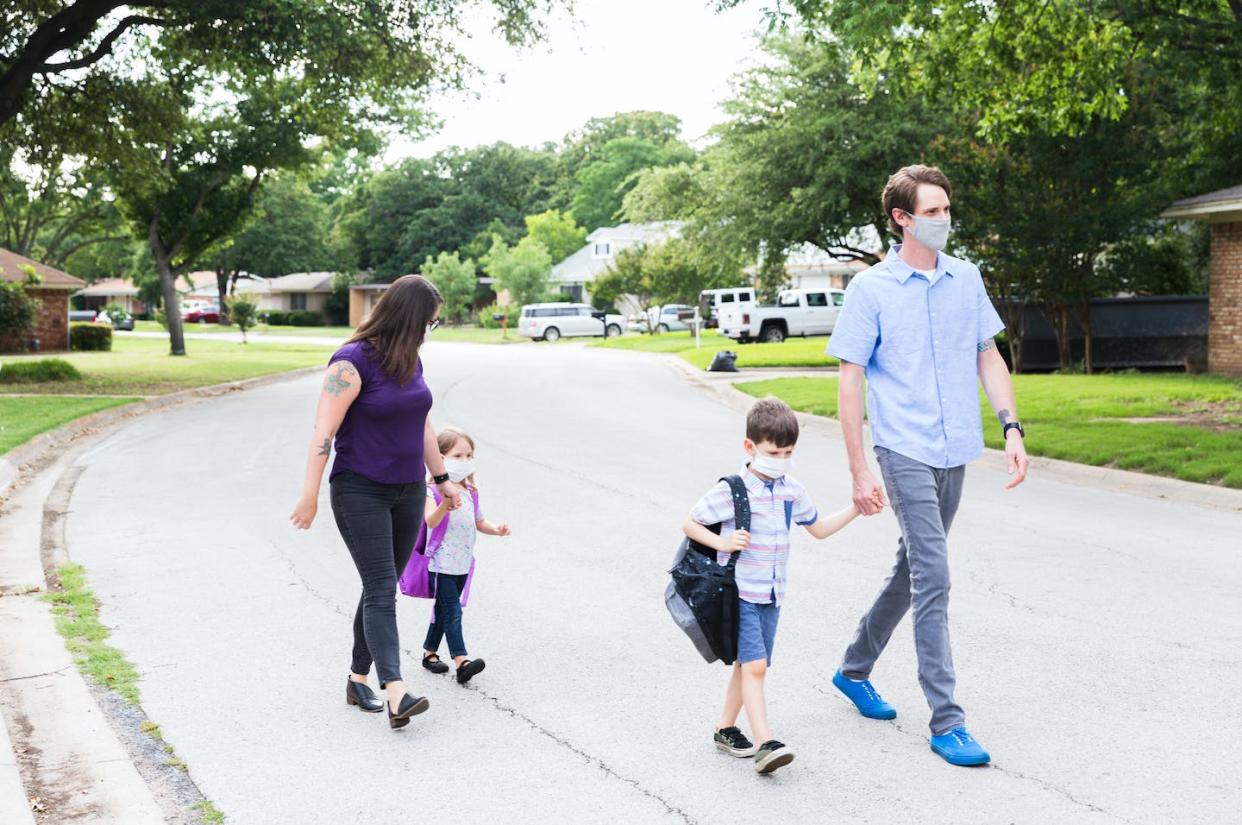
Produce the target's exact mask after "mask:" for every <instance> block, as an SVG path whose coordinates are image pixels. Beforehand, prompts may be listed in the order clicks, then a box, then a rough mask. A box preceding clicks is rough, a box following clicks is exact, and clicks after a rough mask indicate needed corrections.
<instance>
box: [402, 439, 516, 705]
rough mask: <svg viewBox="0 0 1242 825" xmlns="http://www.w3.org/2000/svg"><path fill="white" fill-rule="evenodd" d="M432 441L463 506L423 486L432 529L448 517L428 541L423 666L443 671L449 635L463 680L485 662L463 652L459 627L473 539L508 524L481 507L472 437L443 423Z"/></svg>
mask: <svg viewBox="0 0 1242 825" xmlns="http://www.w3.org/2000/svg"><path fill="white" fill-rule="evenodd" d="M436 442H437V444H438V446H439V448H440V454H441V455H442V456H444V469H445V471H446V472H448V474H449V480H450V481H451V483H452V484H453V486H454V487H455V488H456V489H457V491H458V493H459V494H460V495H459V499H460V501H461V506H460V507H458V508H457V509H452V503H451V501H449V500H448V499H445V498H443V497H442V496H440V494H439V491H437V490H435V489H434V488H428V490H427V530H428V532H431V531H433V530H435V529H436V527H438V526H440V523H441V522H442V521H444V520H445V519H448V529H447V530H446V531H445V532H444V538H443V539H442V540H441V541H440V544H439V546H438V547H428V548H427V552H428V554H429V558H428V561H427V569H428V572H430V573H431V575H432V577H433V580H434V581H433V583H434V585H435V591H436V604H435V619H434V621H432V623H431V626H430V627H429V628H428V629H427V640H426V641H425V642H424V643H423V667H425V668H427V669H428V670H430V671H431V672H432V673H447V672H448V665H446V664H445V663H444V662H442V661H440V657H439V655H438V654H437V653H436V651H437V650H439V648H440V640H441V639H442V638H444V637H445V636H447V637H448V644H449V655H451V656H452V657H453V663H454V664H456V665H457V682H458V684H462V685H464V684H465V683H466V682H469V681H470V680H471V678H473V677H474V676H475V675H477V674H478V673H479V672H481V671H482V670H483V668H484V667H485V666H486V665H485V664H484V662H483V660H482V659H467V658H466V642H465V640H464V639H463V638H462V633H461V605H462V594H463V591H464V590H466V588H467V586H468V582H469V577H470V575H471V574H472V573H473V568H474V540H475V536H476V535H477V534H478V533H486V534H487V535H489V536H507V535H509V532H510V531H509V525H507V524H492V523H491V522H490V521H488V520H487V519H485V518H483V511H482V510H481V509H480V508H479V488H478V487H476V486H475V484H474V440H473V439H472V438H471V437H470V436H468V435H467V434H466V433H464V432H462V431H461V430H459V429H457V428H455V427H447V428H445V429H444V430H443V431H442V432H441V433H440V435H439V436H438V437H437V439H436Z"/></svg>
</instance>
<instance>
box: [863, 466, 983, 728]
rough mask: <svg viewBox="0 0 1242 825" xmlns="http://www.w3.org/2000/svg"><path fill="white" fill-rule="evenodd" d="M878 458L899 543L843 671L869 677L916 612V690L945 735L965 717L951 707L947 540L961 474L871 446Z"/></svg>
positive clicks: (959, 495) (962, 469)
mask: <svg viewBox="0 0 1242 825" xmlns="http://www.w3.org/2000/svg"><path fill="white" fill-rule="evenodd" d="M875 455H876V460H877V461H879V464H880V472H881V474H882V475H883V477H884V487H885V488H886V489H887V490H888V498H889V501H890V502H891V503H892V505H893V513H894V514H895V515H896V516H897V523H898V524H899V525H900V526H901V538H900V539H898V541H897V562H896V564H894V565H893V572H892V573H890V574H889V576H888V579H887V580H886V581H885V582H884V588H883V589H882V590H881V591H880V595H879V596H877V597H876V600H875V603H874V604H872V605H871V609H870V610H868V611H867V614H866V615H865V616H863V618H862V621H861V622H859V623H858V630H857V632H856V633H855V634H854V640H853V641H852V642H850V646H849V647H848V648H847V649H846V651H845V660H844V661H843V662H842V664H841V672H842V673H844V674H845V675H846V676H848V677H850V678H852V679H866V678H868V677H869V676H870V675H871V669H872V668H873V667H875V663H876V660H877V659H879V658H880V654H881V653H883V652H884V647H885V645H887V644H888V640H889V637H891V636H892V635H893V630H894V629H896V627H897V625H898V623H899V622H900V621H901V618H902V617H903V616H905V615H906V611H907V610H909V609H910V608H911V607H912V606H913V608H914V647H915V651H916V652H917V654H918V660H919V684H920V685H921V686H922V688H923V695H924V696H926V697H927V704H928V705H929V706H930V707H931V711H932V717H931V730H932V733H934V734H942V733H947V732H948V731H950V730H952V729H953V728H956V727H958V726H959V725H962V724H964V723H965V721H966V714H965V712H964V711H963V710H962V708H961V707H960V706H959V705H958V704H957V703H956V702H954V701H953V688H954V686H955V685H956V683H957V677H956V675H955V674H954V672H953V651H952V650H951V649H950V647H949V544H948V541H947V536H948V534H949V527H950V526H952V524H953V516H954V514H956V513H957V505H958V502H960V501H961V498H962V479H963V477H964V476H965V474H966V468H965V467H949V468H948V469H939V468H937V467H930V466H928V465H926V464H923V463H922V462H920V461H915V460H914V459H912V458H907V457H906V456H904V455H901V454H899V453H895V452H893V451H892V450H887V449H885V448H883V447H876V448H875Z"/></svg>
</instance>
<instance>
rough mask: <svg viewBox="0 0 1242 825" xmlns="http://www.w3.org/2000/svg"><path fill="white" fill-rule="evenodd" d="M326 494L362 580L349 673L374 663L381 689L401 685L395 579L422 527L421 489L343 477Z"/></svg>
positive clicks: (351, 475)
mask: <svg viewBox="0 0 1242 825" xmlns="http://www.w3.org/2000/svg"><path fill="white" fill-rule="evenodd" d="M331 488H332V514H333V515H334V516H336V526H337V528H338V529H339V530H340V531H341V538H343V539H344V540H345V545H346V546H347V547H348V548H349V554H350V555H351V556H353V558H354V566H355V567H357V568H358V575H359V576H360V577H361V578H362V596H361V598H359V600H358V610H357V612H356V613H355V614H354V653H353V661H352V662H351V664H350V670H351V671H353V672H354V673H357V674H359V675H364V674H367V673H369V672H370V671H371V663H372V662H374V663H375V670H376V673H377V674H378V675H379V681H380V687H383V686H384V685H385V684H387V683H388V682H399V681H402V679H401V646H400V642H399V640H398V638H397V579H398V578H399V577H400V576H401V573H402V572H403V571H404V570H405V565H406V563H407V562H408V561H409V560H410V553H411V552H413V550H414V541H415V540H416V539H417V538H418V528H419V526H420V525H421V524H422V523H423V512H424V508H425V506H426V495H427V491H426V483H425V482H422V481H416V482H412V483H410V484H380V483H379V482H376V481H371V480H370V479H369V478H366V477H364V476H360V475H358V474H357V473H354V472H350V471H345V472H343V473H341V474H340V475H338V476H336V478H334V479H332V481H331Z"/></svg>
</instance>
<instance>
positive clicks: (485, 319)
mask: <svg viewBox="0 0 1242 825" xmlns="http://www.w3.org/2000/svg"><path fill="white" fill-rule="evenodd" d="M521 311H522V308H521V307H518V306H513V305H512V304H508V305H505V306H501V305H500V304H492V305H491V306H486V307H483V308H482V309H480V310H479V326H481V327H483V329H500V322H499V321H496V320H493V318H492V316H493V315H508V316H509V329H516V328H517V325H518V313H519V312H521Z"/></svg>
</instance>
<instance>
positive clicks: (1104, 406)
mask: <svg viewBox="0 0 1242 825" xmlns="http://www.w3.org/2000/svg"><path fill="white" fill-rule="evenodd" d="M1013 380H1014V389H1015V393H1016V395H1017V400H1018V413H1019V416H1020V417H1021V419H1022V421H1023V423H1024V424H1025V425H1026V427H1027V439H1026V448H1027V451H1028V452H1029V453H1030V454H1031V455H1040V456H1047V457H1049V458H1058V459H1063V460H1065V461H1074V462H1078V463H1080V464H1090V465H1093V466H1098V467H1118V468H1120V469H1124V470H1135V471H1137V472H1144V473H1150V474H1153V475H1161V476H1168V477H1171V478H1178V479H1182V480H1184V481H1195V482H1200V483H1207V484H1217V485H1223V486H1226V487H1234V488H1242V381H1238V380H1236V379H1231V378H1225V377H1220V376H1209V375H1184V374H1180V373H1178V374H1173V373H1136V374H1130V373H1120V374H1102V375H1015V376H1014V377H1013ZM735 386H736V387H737V388H738V389H740V390H742V391H743V392H745V393H748V394H750V395H753V396H757V397H761V396H765V395H769V394H770V395H775V396H777V397H779V398H783V399H784V400H785V401H786V402H788V403H789V405H790V406H792V407H793V408H794V409H796V410H800V411H802V412H808V413H813V414H815V415H824V416H829V417H835V416H836V414H837V382H836V379H835V378H782V379H775V380H770V381H748V382H740V383H738V384H736V385H735ZM980 408H981V415H982V416H983V425H984V426H983V434H984V442H985V443H986V444H987V446H989V447H994V448H1000V447H1002V446H1003V443H1002V440H1001V437H1000V428H999V427H998V426H996V425H995V420H994V418H993V414H992V411H991V407H990V406H989V405H988V404H987V400H986V398H985V397H984V396H983V394H982V392H981V393H980Z"/></svg>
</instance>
